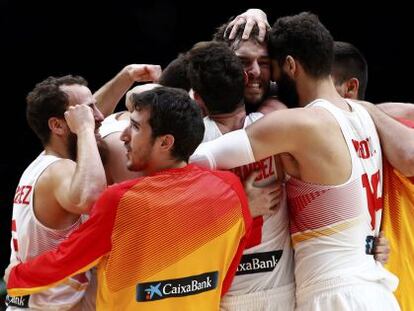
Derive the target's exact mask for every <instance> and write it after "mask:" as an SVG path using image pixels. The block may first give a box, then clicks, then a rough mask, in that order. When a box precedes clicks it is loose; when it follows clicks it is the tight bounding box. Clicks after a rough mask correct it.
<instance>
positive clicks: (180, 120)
mask: <svg viewBox="0 0 414 311" xmlns="http://www.w3.org/2000/svg"><path fill="white" fill-rule="evenodd" d="M131 101H132V103H133V104H134V107H135V110H138V111H139V110H141V109H147V110H148V111H149V113H150V118H149V121H148V122H149V124H150V126H151V130H152V137H153V138H154V139H155V138H157V137H159V136H161V135H166V134H171V135H172V136H174V146H173V149H172V151H171V155H172V156H173V157H174V158H176V159H177V160H180V161H186V162H188V159H189V157H190V155H192V154H193V152H194V151H195V149H196V148H197V146H198V145H199V144H200V143H201V141H202V140H203V136H204V123H203V119H202V117H201V110H200V108H199V107H198V105H197V104H196V103H195V101H194V100H192V99H191V98H190V96H189V95H188V93H187V92H185V91H184V90H181V89H177V88H170V87H157V88H155V89H152V90H149V91H145V92H142V93H139V94H136V93H134V94H132V96H131Z"/></svg>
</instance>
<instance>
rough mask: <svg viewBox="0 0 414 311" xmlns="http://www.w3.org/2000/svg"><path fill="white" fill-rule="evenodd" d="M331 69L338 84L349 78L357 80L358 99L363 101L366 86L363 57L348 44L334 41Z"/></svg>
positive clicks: (365, 66)
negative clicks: (332, 68)
mask: <svg viewBox="0 0 414 311" xmlns="http://www.w3.org/2000/svg"><path fill="white" fill-rule="evenodd" d="M333 67H334V69H335V70H334V72H335V80H336V82H337V83H339V84H341V83H344V82H345V81H346V80H349V79H351V78H357V79H358V81H359V89H358V99H364V98H365V92H366V90H367V84H368V64H367V61H366V59H365V57H364V55H363V54H362V53H361V52H360V51H359V50H358V49H357V48H356V47H355V46H354V45H352V44H351V43H349V42H343V41H335V42H334V64H333Z"/></svg>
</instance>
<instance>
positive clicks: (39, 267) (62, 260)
mask: <svg viewBox="0 0 414 311" xmlns="http://www.w3.org/2000/svg"><path fill="white" fill-rule="evenodd" d="M119 198H120V195H114V194H113V193H111V192H109V191H106V192H105V193H104V194H103V195H102V196H101V197H100V199H99V200H98V201H97V203H96V206H95V207H94V209H93V212H92V214H91V217H90V218H89V220H88V221H87V222H85V223H83V224H82V225H81V226H80V227H79V228H78V229H77V230H75V231H73V232H72V233H71V234H70V236H69V237H68V239H66V240H65V241H63V242H62V243H61V244H59V246H58V248H57V249H56V250H54V251H49V252H46V253H43V254H42V255H40V256H38V257H36V258H34V259H32V260H30V261H27V262H24V263H20V264H18V265H17V266H14V267H13V266H10V267H9V268H8V269H7V270H6V274H5V280H6V282H7V290H8V294H9V295H11V296H23V295H29V294H33V293H37V292H41V291H43V290H45V289H48V288H50V287H53V286H56V285H57V284H59V283H61V282H63V281H64V280H65V279H67V278H68V277H70V276H72V275H76V274H78V273H81V272H83V271H86V270H88V269H90V268H91V267H92V266H95V265H96V264H97V263H98V262H99V260H100V259H101V258H102V257H103V256H105V255H106V254H107V253H108V252H109V251H110V250H111V247H112V246H111V245H112V244H111V236H112V230H113V226H114V221H115V216H116V211H117V205H118V202H119Z"/></svg>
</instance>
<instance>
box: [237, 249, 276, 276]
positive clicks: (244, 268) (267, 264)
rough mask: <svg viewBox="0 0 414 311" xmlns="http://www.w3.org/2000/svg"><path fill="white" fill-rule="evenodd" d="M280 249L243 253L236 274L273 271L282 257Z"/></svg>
mask: <svg viewBox="0 0 414 311" xmlns="http://www.w3.org/2000/svg"><path fill="white" fill-rule="evenodd" d="M282 253H283V251H282V250H277V251H271V252H263V253H254V254H246V255H243V256H242V258H241V260H240V263H239V266H238V268H237V271H236V275H243V274H251V273H259V272H270V271H273V270H274V268H275V267H276V265H277V263H278V262H279V260H280V257H282Z"/></svg>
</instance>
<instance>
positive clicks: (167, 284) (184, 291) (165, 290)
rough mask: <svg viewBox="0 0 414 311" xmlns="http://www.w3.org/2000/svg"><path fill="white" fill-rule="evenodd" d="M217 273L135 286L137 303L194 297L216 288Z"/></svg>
mask: <svg viewBox="0 0 414 311" xmlns="http://www.w3.org/2000/svg"><path fill="white" fill-rule="evenodd" d="M217 280H218V271H214V272H207V273H203V274H199V275H192V276H189V277H185V278H180V279H171V280H162V281H153V282H146V283H140V284H137V296H136V299H137V301H140V302H147V301H155V300H160V299H165V298H173V297H181V296H189V295H196V294H199V293H202V292H206V291H209V290H212V289H215V288H216V287H217Z"/></svg>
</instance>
